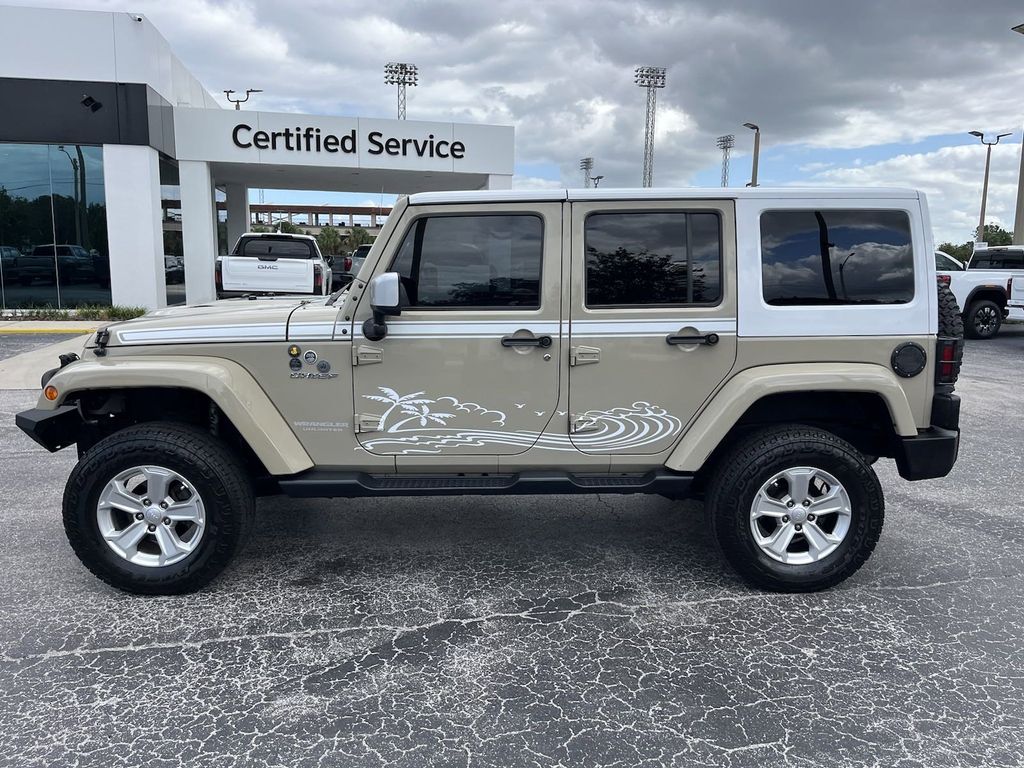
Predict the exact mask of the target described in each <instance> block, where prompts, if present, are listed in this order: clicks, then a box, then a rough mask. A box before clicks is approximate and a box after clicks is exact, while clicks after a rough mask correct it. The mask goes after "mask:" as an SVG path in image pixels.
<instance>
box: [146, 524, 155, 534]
mask: <svg viewBox="0 0 1024 768" xmlns="http://www.w3.org/2000/svg"><path fill="white" fill-rule="evenodd" d="M148 528H149V532H150V533H152V532H153V531H155V530H156V526H155V525H150V526H148Z"/></svg>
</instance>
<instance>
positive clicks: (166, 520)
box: [164, 517, 171, 525]
mask: <svg viewBox="0 0 1024 768" xmlns="http://www.w3.org/2000/svg"><path fill="white" fill-rule="evenodd" d="M170 524H171V518H169V517H165V518H164V525H170Z"/></svg>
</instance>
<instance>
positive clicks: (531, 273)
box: [391, 214, 544, 309]
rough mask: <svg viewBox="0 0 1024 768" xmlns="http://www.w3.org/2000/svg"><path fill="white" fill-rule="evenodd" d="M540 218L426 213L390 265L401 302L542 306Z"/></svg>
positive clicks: (541, 228) (433, 304)
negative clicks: (401, 290) (399, 279)
mask: <svg viewBox="0 0 1024 768" xmlns="http://www.w3.org/2000/svg"><path fill="white" fill-rule="evenodd" d="M543 251H544V225H543V222H542V221H541V219H540V217H539V216H535V215H532V214H518V215H507V216H488V215H480V216H430V217H424V218H422V219H418V220H417V221H416V223H415V224H413V226H412V228H411V229H410V230H409V232H408V233H407V234H406V236H405V240H404V241H403V242H402V246H401V248H399V250H398V255H397V256H396V257H395V261H394V263H393V264H392V267H391V269H392V270H393V271H395V272H398V273H399V275H401V277H402V287H403V288H404V292H405V296H404V297H403V304H404V306H410V307H473V308H484V309H486V308H491V309H503V308H507V307H519V308H533V309H536V308H538V307H540V272H541V258H542V256H543Z"/></svg>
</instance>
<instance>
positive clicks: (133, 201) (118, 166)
mask: <svg viewBox="0 0 1024 768" xmlns="http://www.w3.org/2000/svg"><path fill="white" fill-rule="evenodd" d="M103 178H104V187H105V193H106V205H107V244H108V246H109V253H108V258H109V259H110V298H111V303H113V304H120V305H127V306H132V307H138V306H142V307H146V308H147V309H157V308H159V307H165V306H167V283H166V273H165V271H164V232H163V220H162V218H161V217H162V214H163V209H162V207H161V205H160V156H159V154H158V153H157V151H156V150H155V149H153V148H151V147H138V146H129V145H125V144H104V145H103Z"/></svg>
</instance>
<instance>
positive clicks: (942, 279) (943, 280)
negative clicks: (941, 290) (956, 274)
mask: <svg viewBox="0 0 1024 768" xmlns="http://www.w3.org/2000/svg"><path fill="white" fill-rule="evenodd" d="M936 279H937V280H938V281H939V285H944V286H946V287H947V288H949V283H950V280H951V279H952V278H950V276H949V275H936Z"/></svg>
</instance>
